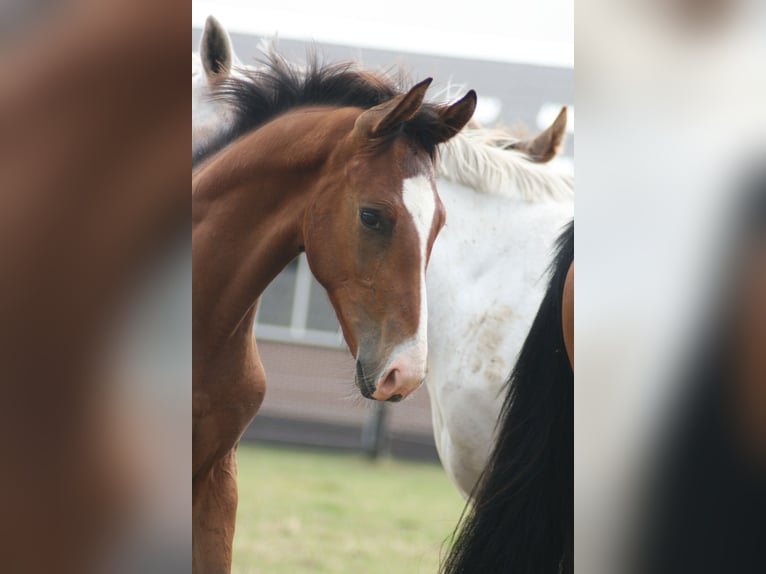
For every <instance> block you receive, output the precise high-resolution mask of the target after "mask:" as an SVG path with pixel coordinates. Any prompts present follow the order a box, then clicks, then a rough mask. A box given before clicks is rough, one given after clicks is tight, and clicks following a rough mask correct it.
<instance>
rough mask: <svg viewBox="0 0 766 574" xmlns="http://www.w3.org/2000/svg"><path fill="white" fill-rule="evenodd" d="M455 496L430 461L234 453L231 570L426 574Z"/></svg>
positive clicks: (430, 573)
mask: <svg viewBox="0 0 766 574" xmlns="http://www.w3.org/2000/svg"><path fill="white" fill-rule="evenodd" d="M462 509H463V500H462V498H461V497H460V495H459V494H458V493H457V491H456V490H455V488H454V487H453V486H452V484H451V483H450V482H449V480H448V479H447V477H446V475H445V474H444V471H443V470H442V468H441V467H440V466H439V465H437V464H426V463H415V462H403V461H396V460H389V459H385V460H381V461H378V462H371V461H368V460H366V459H364V458H363V457H362V456H359V455H348V454H336V453H327V452H317V451H305V450H292V449H291V450H284V449H279V450H278V449H274V448H267V447H263V446H253V445H245V444H243V445H242V446H240V448H239V512H238V515H237V531H236V536H235V538H234V568H233V571H234V572H235V574H303V573H309V574H314V573H317V574H320V573H327V574H421V573H422V574H435V572H436V570H437V566H438V563H439V557H440V554H442V553H443V552H445V551H446V548H447V544H446V543H445V540H446V539H447V538H448V537H449V535H450V534H451V533H452V530H453V529H454V527H455V524H456V523H457V520H458V518H459V516H460V513H461V511H462Z"/></svg>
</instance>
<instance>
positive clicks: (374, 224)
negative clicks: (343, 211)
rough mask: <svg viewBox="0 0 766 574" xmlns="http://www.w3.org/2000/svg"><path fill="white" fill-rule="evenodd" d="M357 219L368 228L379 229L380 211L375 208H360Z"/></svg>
mask: <svg viewBox="0 0 766 574" xmlns="http://www.w3.org/2000/svg"><path fill="white" fill-rule="evenodd" d="M359 219H361V220H362V223H363V224H364V226H365V227H368V228H370V229H380V212H379V211H378V210H376V209H360V210H359Z"/></svg>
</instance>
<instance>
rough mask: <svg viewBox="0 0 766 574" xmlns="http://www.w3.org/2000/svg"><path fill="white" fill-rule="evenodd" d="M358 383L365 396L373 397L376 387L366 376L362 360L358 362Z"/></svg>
mask: <svg viewBox="0 0 766 574" xmlns="http://www.w3.org/2000/svg"><path fill="white" fill-rule="evenodd" d="M356 384H357V386H358V387H359V390H360V391H361V392H362V396H363V397H365V398H368V399H369V398H370V397H372V394H373V393H374V392H375V388H374V387H373V386H372V384H371V382H370V381H368V380H367V377H365V376H364V367H363V366H362V362H361V361H357V362H356Z"/></svg>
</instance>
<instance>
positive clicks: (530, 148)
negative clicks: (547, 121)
mask: <svg viewBox="0 0 766 574" xmlns="http://www.w3.org/2000/svg"><path fill="white" fill-rule="evenodd" d="M566 131H567V108H566V106H564V107H563V108H561V111H560V112H559V115H558V116H556V119H555V120H554V121H553V123H552V124H551V125H550V126H548V127H547V128H546V129H545V131H543V132H540V133H539V134H537V135H536V136H535V137H534V138H530V139H525V140H521V141H518V142H514V143H512V144H511V145H509V146H507V148H506V149H517V150H519V151H522V152H524V153H525V154H526V155H527V156H528V157H529V159H531V160H532V161H536V162H539V163H545V162H548V161H551V160H552V159H553V158H554V157H556V156H557V155H558V153H559V152H560V151H561V147H562V143H563V142H564V136H565V135H566Z"/></svg>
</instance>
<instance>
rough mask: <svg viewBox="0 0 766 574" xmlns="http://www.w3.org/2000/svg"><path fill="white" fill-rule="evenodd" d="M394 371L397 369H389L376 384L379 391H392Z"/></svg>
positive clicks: (394, 382)
mask: <svg viewBox="0 0 766 574" xmlns="http://www.w3.org/2000/svg"><path fill="white" fill-rule="evenodd" d="M396 373H397V369H391V370H390V371H389V372H388V374H387V375H386V378H385V379H383V382H382V383H380V384H379V385H378V389H379V390H381V391H393V390H394V389H395V388H396Z"/></svg>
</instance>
